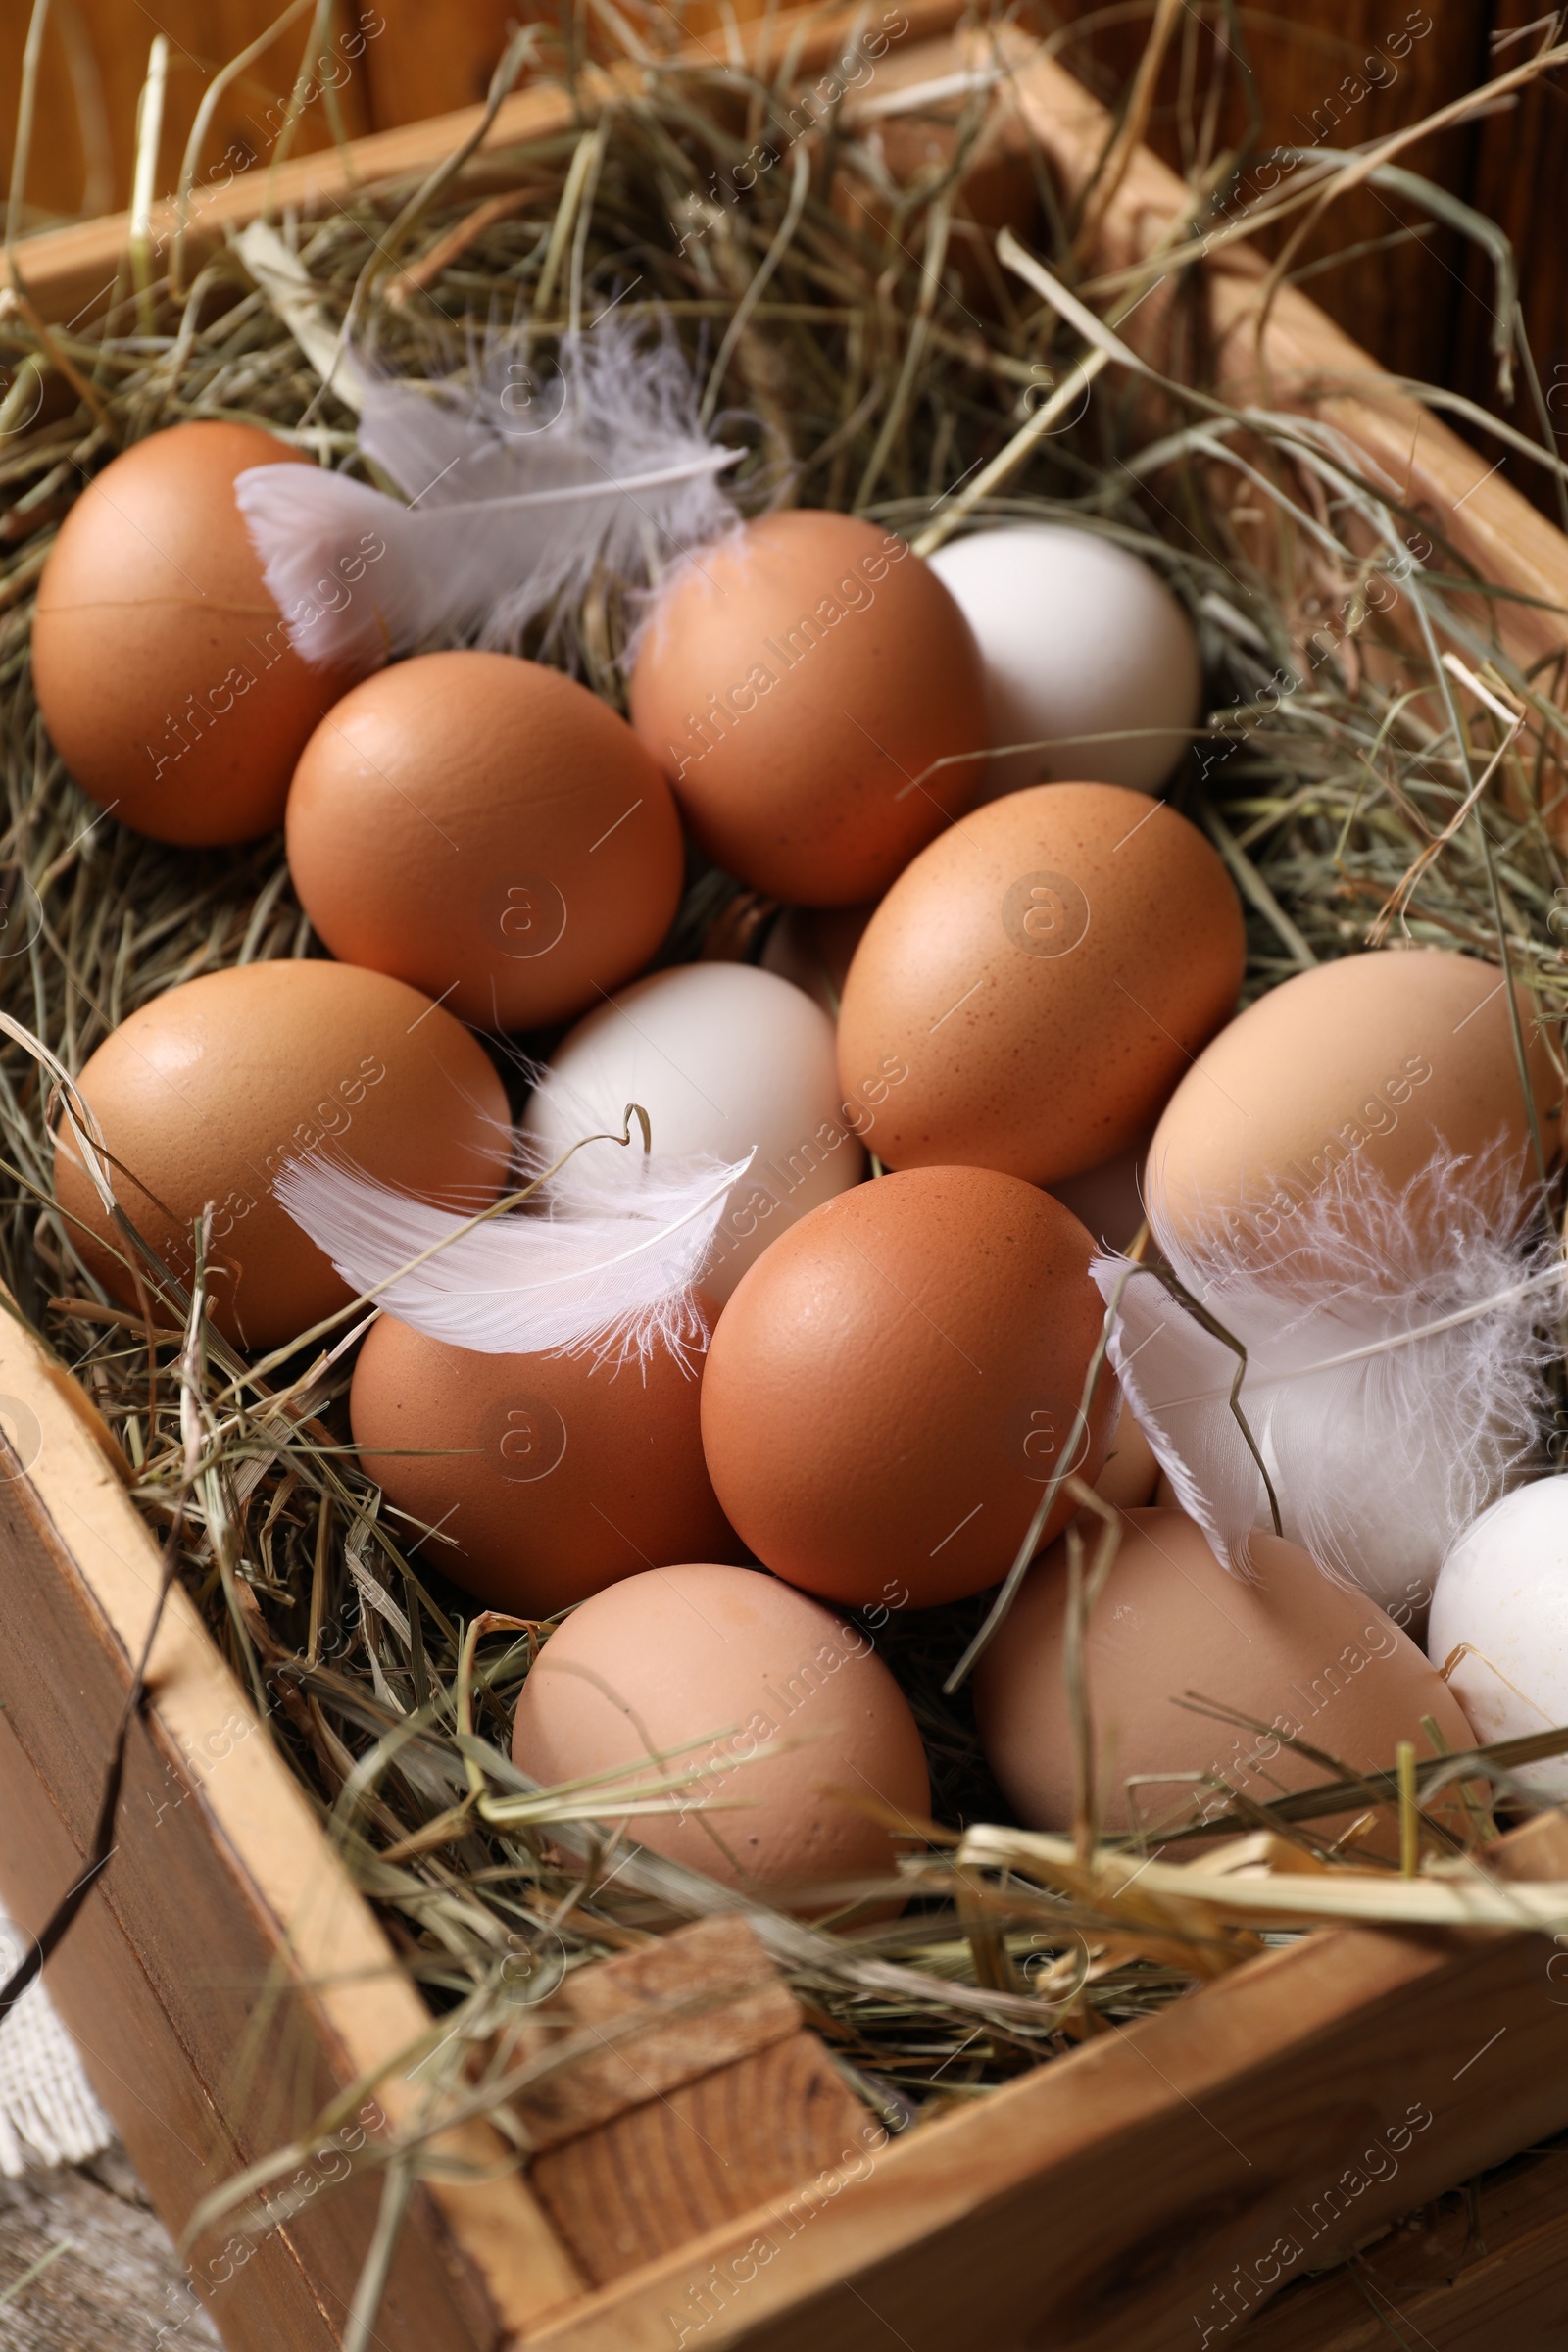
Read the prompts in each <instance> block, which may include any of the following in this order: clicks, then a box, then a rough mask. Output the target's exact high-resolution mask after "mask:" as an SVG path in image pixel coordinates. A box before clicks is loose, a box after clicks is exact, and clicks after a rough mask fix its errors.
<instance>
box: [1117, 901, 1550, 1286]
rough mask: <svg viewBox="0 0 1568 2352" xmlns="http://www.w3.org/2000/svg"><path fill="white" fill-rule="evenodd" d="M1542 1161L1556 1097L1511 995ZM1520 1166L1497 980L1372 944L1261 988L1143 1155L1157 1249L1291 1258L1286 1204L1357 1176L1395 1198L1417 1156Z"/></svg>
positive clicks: (1522, 1154)
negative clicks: (1205, 1239)
mask: <svg viewBox="0 0 1568 2352" xmlns="http://www.w3.org/2000/svg"><path fill="white" fill-rule="evenodd" d="M1515 993H1516V996H1517V1000H1518V1005H1519V1018H1520V1025H1521V1028H1522V1030H1523V1033H1524V1037H1525V1040H1526V1046H1527V1053H1528V1058H1529V1066H1530V1075H1531V1085H1532V1088H1533V1090H1534V1094H1535V1101H1536V1106H1537V1112H1538V1116H1539V1119H1540V1123H1541V1134H1542V1141H1543V1144H1544V1149H1545V1152H1546V1154H1547V1157H1548V1159H1549V1158H1550V1157H1551V1156H1552V1155H1553V1154H1554V1152H1555V1150H1556V1142H1557V1129H1558V1123H1559V1119H1560V1115H1561V1109H1562V1087H1561V1082H1560V1080H1559V1079H1558V1077H1557V1074H1556V1071H1555V1069H1554V1067H1553V1065H1552V1060H1551V1056H1550V1054H1548V1052H1547V1050H1546V1045H1545V1042H1544V1038H1543V1037H1542V1036H1541V1035H1540V1034H1539V1032H1538V1030H1537V1027H1536V1020H1535V1013H1534V1008H1533V1005H1532V1004H1531V1001H1530V999H1529V997H1528V996H1527V995H1526V992H1525V990H1524V988H1523V987H1522V986H1518V987H1516V992H1515ZM1444 1146H1446V1148H1447V1149H1448V1150H1449V1151H1450V1152H1456V1153H1460V1154H1464V1155H1467V1156H1472V1157H1473V1156H1475V1155H1479V1154H1481V1153H1485V1152H1496V1154H1497V1155H1498V1157H1499V1160H1500V1162H1501V1163H1502V1165H1503V1166H1505V1167H1506V1168H1507V1169H1509V1170H1511V1171H1512V1172H1513V1173H1515V1174H1517V1173H1518V1172H1519V1170H1520V1169H1521V1168H1523V1167H1525V1166H1527V1165H1528V1164H1530V1163H1531V1154H1532V1147H1531V1140H1530V1122H1529V1112H1528V1109H1527V1106H1526V1103H1525V1098H1524V1089H1523V1087H1522V1085H1521V1083H1520V1076H1519V1064H1518V1060H1517V1057H1516V1055H1515V1051H1514V1043H1513V1034H1512V1025H1511V1023H1510V1021H1509V1018H1508V1003H1507V998H1506V996H1505V994H1504V992H1503V984H1502V975H1501V973H1500V972H1499V971H1498V970H1497V969H1496V967H1495V965H1493V964H1490V963H1482V962H1480V961H1478V960H1477V959H1476V958H1474V957H1472V956H1455V955H1452V954H1450V953H1449V952H1448V951H1447V950H1446V949H1443V948H1399V949H1388V948H1385V949H1383V950H1381V951H1380V952H1375V953H1373V954H1371V955H1365V956H1345V957H1343V958H1342V959H1341V960H1339V961H1338V962H1335V963H1320V964H1318V965H1317V966H1316V967H1315V968H1314V969H1313V970H1312V971H1309V972H1301V973H1299V974H1298V975H1297V977H1296V978H1295V979H1293V980H1287V981H1286V982H1284V984H1283V985H1282V986H1281V987H1279V988H1271V989H1270V990H1269V991H1268V994H1267V995H1266V996H1263V997H1260V998H1259V999H1258V1001H1257V1003H1256V1004H1255V1005H1249V1006H1248V1008H1247V1010H1246V1011H1245V1012H1244V1013H1243V1014H1242V1015H1241V1017H1240V1018H1239V1019H1238V1020H1235V1021H1233V1022H1232V1023H1231V1025H1230V1027H1229V1028H1228V1029H1226V1030H1224V1031H1222V1032H1221V1034H1220V1035H1219V1036H1218V1037H1216V1038H1215V1039H1214V1041H1213V1043H1212V1044H1211V1045H1210V1046H1208V1047H1207V1048H1206V1050H1205V1051H1204V1052H1203V1053H1202V1054H1201V1055H1200V1056H1199V1059H1198V1060H1197V1062H1196V1063H1195V1064H1194V1066H1193V1068H1192V1070H1191V1071H1190V1072H1189V1073H1188V1075H1187V1076H1186V1077H1185V1078H1184V1079H1183V1081H1182V1083H1181V1085H1180V1086H1179V1087H1178V1088H1177V1090H1176V1092H1175V1094H1174V1095H1173V1096H1172V1097H1171V1100H1170V1102H1169V1103H1168V1104H1167V1106H1166V1109H1165V1115H1164V1117H1163V1118H1162V1119H1161V1120H1160V1122H1159V1125H1158V1127H1157V1128H1156V1129H1155V1132H1154V1140H1153V1142H1152V1145H1151V1146H1150V1152H1149V1175H1148V1198H1149V1203H1150V1212H1151V1218H1152V1223H1153V1226H1154V1230H1155V1232H1156V1233H1157V1234H1158V1235H1159V1237H1160V1239H1161V1241H1162V1242H1165V1243H1167V1244H1175V1245H1177V1246H1180V1244H1181V1243H1182V1242H1183V1241H1184V1240H1190V1239H1192V1238H1194V1237H1197V1236H1199V1235H1205V1234H1206V1235H1214V1236H1223V1237H1224V1238H1226V1239H1227V1240H1228V1241H1229V1242H1230V1243H1231V1244H1232V1246H1233V1247H1234V1248H1235V1249H1236V1250H1238V1252H1239V1253H1240V1254H1241V1256H1242V1257H1243V1258H1244V1259H1245V1260H1247V1261H1248V1262H1250V1263H1252V1264H1263V1263H1266V1262H1268V1261H1269V1260H1270V1259H1277V1258H1279V1257H1282V1256H1283V1255H1285V1254H1286V1252H1287V1251H1288V1250H1290V1249H1291V1247H1292V1242H1293V1239H1294V1232H1293V1222H1292V1221H1293V1219H1294V1218H1295V1216H1296V1214H1297V1212H1298V1211H1299V1208H1300V1207H1301V1206H1302V1205H1304V1204H1305V1203H1306V1202H1308V1201H1311V1200H1313V1199H1314V1198H1315V1197H1316V1196H1318V1195H1320V1194H1321V1193H1322V1192H1323V1190H1324V1188H1325V1187H1327V1186H1329V1185H1330V1184H1335V1185H1344V1184H1345V1183H1347V1182H1352V1183H1353V1180H1354V1177H1355V1174H1356V1172H1357V1171H1358V1170H1361V1169H1365V1170H1368V1171H1370V1172H1372V1173H1375V1174H1376V1175H1378V1176H1380V1177H1382V1178H1384V1179H1385V1180H1386V1181H1387V1182H1388V1183H1389V1184H1390V1185H1392V1186H1394V1187H1401V1186H1403V1185H1405V1184H1406V1183H1408V1182H1409V1180H1410V1179H1411V1178H1412V1177H1413V1176H1415V1175H1417V1173H1418V1172H1419V1171H1420V1170H1421V1169H1422V1168H1423V1167H1424V1166H1425V1165H1426V1164H1427V1162H1428V1161H1429V1160H1430V1159H1431V1157H1432V1155H1433V1153H1434V1152H1435V1151H1437V1150H1438V1149H1439V1148H1440V1147H1444Z"/></svg>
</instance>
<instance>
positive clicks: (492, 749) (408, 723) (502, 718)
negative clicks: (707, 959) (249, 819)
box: [288, 653, 682, 1029]
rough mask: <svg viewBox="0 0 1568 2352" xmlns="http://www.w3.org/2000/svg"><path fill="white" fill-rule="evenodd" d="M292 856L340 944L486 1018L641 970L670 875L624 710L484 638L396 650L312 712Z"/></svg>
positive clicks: (584, 1000)
mask: <svg viewBox="0 0 1568 2352" xmlns="http://www.w3.org/2000/svg"><path fill="white" fill-rule="evenodd" d="M288 861H289V870H290V872H291V873H292V874H293V877H294V887H295V889H296V890H297V891H298V892H299V895H300V903H301V905H302V906H303V907H304V908H305V911H306V913H307V914H308V915H309V916H310V918H311V921H312V922H313V923H314V924H315V926H316V928H317V930H318V931H319V933H320V936H321V937H322V939H323V940H325V942H326V944H327V946H328V947H329V948H330V949H331V951H332V953H333V955H334V956H340V957H341V958H342V959H343V960H344V961H345V962H347V963H362V964H365V965H367V966H368V968H369V969H370V970H371V971H377V972H392V973H395V974H396V976H397V977H398V978H399V979H400V980H408V981H411V982H412V983H413V984H414V986H415V987H417V988H422V989H424V990H426V991H427V992H428V994H429V995H431V996H432V997H435V998H436V999H438V1000H439V1001H441V1002H442V1003H444V1004H446V1005H448V1006H449V1007H450V1009H451V1010H452V1011H454V1012H456V1013H457V1014H459V1015H460V1017H461V1018H462V1019H464V1020H467V1021H472V1022H474V1023H475V1024H476V1025H477V1026H479V1027H480V1028H485V1029H528V1028H534V1027H537V1026H538V1025H539V1024H540V1023H542V1022H545V1021H555V1020H563V1019H564V1018H566V1017H567V1016H568V1015H570V1014H572V1013H577V1012H582V1011H584V1010H585V1009H586V1007H587V1006H588V1005H597V1004H598V1003H599V1001H600V999H601V997H602V996H603V995H604V993H605V991H606V990H607V989H613V988H615V987H617V986H618V985H619V983H620V982H621V981H622V980H629V979H630V978H631V976H632V974H633V973H634V972H639V971H641V969H642V967H643V965H644V964H645V963H646V962H647V961H648V958H649V957H650V956H652V954H653V953H654V950H655V949H656V948H657V947H658V945H659V943H660V941H661V940H662V938H663V936H664V933H665V932H666V931H667V930H668V928H669V925H670V922H671V920H672V918H673V916H674V912H675V908H676V906H677V905H678V903H679V900H680V890H681V873H682V852H681V841H680V825H679V822H678V820H677V818H676V815H675V809H674V804H673V803H672V801H671V800H670V797H669V791H668V788H667V786H666V785H665V783H664V779H663V777H662V775H661V774H660V772H659V770H658V768H657V767H656V766H655V765H654V762H653V760H650V758H649V757H648V754H647V753H646V752H645V751H644V749H643V747H642V745H641V744H640V743H639V742H638V741H637V738H636V736H635V735H633V733H632V731H631V729H630V728H629V727H628V726H627V725H626V723H625V721H624V720H623V719H620V718H617V717H616V715H615V713H614V711H612V710H611V709H610V706H609V705H608V704H607V703H602V702H601V701H600V700H599V698H598V696H597V695H593V694H590V693H589V692H588V690H587V688H586V687H584V686H579V685H577V684H576V683H575V681H574V680H573V679H571V678H567V677H564V676H563V675H562V673H561V672H560V670H556V669H546V668H545V667H544V666H543V665H542V664H541V663H540V662H518V661H515V660H513V659H512V657H511V656H509V655H506V654H479V653H452V654H420V655H418V656H417V657H416V658H415V660H413V661H412V662H397V663H395V664H394V665H393V667H392V668H390V669H386V670H382V671H381V672H379V673H378V674H377V675H376V676H375V677H373V678H368V679H367V680H366V681H365V683H364V685H363V686H360V687H358V688H357V689H356V690H355V692H354V693H353V694H351V695H349V696H347V697H346V698H345V700H344V701H343V702H342V703H340V704H339V706H338V708H337V709H336V710H335V711H332V712H330V713H329V715H328V716H327V717H326V718H324V719H323V720H322V722H321V724H320V726H319V728H318V729H317V731H316V733H315V734H314V735H313V736H312V738H311V740H310V742H309V743H308V744H307V745H306V747H305V751H304V754H303V756H302V757H301V760H300V763H299V768H298V771H297V773H296V775H295V778H294V788H293V790H292V792H291V793H290V794H289V803H288Z"/></svg>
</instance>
